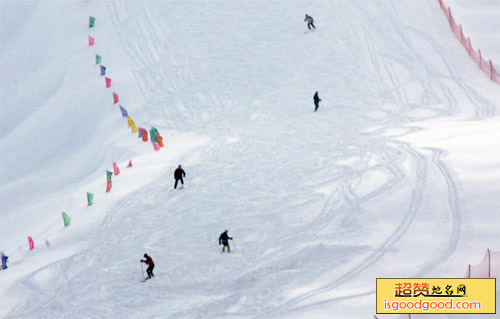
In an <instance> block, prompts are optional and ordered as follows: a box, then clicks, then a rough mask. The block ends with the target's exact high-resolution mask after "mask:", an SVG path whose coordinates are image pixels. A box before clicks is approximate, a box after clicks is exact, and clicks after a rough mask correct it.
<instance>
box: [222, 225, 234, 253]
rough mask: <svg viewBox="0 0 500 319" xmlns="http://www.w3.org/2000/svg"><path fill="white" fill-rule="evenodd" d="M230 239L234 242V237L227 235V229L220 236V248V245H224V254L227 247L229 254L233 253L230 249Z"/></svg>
mask: <svg viewBox="0 0 500 319" xmlns="http://www.w3.org/2000/svg"><path fill="white" fill-rule="evenodd" d="M229 239H231V240H233V237H229V236H228V235H227V229H226V230H225V231H224V232H223V233H222V234H220V236H219V246H220V245H223V246H222V252H221V253H223V252H224V250H225V248H226V247H227V252H228V253H230V252H231V249H230V248H229Z"/></svg>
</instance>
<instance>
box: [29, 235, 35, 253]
mask: <svg viewBox="0 0 500 319" xmlns="http://www.w3.org/2000/svg"><path fill="white" fill-rule="evenodd" d="M28 244H29V245H30V250H33V249H35V243H34V242H33V238H31V236H28Z"/></svg>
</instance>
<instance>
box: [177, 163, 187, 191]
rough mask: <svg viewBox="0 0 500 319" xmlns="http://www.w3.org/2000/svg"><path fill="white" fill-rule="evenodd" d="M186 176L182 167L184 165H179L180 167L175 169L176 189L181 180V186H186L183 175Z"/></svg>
mask: <svg viewBox="0 0 500 319" xmlns="http://www.w3.org/2000/svg"><path fill="white" fill-rule="evenodd" d="M185 176H186V172H184V170H183V169H182V167H181V166H180V165H179V167H177V168H176V169H175V171H174V178H175V185H174V189H176V188H177V183H178V182H179V181H181V184H182V186H181V188H182V187H183V186H184V180H183V179H182V178H183V177H185Z"/></svg>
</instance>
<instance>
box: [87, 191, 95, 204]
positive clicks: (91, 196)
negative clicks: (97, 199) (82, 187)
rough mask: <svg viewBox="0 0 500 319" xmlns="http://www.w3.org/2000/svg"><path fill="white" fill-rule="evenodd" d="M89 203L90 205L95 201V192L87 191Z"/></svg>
mask: <svg viewBox="0 0 500 319" xmlns="http://www.w3.org/2000/svg"><path fill="white" fill-rule="evenodd" d="M87 203H88V206H90V205H92V204H93V203H94V194H92V193H88V192H87Z"/></svg>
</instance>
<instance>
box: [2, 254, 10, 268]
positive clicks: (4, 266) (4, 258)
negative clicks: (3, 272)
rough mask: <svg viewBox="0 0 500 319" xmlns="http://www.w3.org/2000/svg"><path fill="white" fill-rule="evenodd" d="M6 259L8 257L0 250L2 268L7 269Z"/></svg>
mask: <svg viewBox="0 0 500 319" xmlns="http://www.w3.org/2000/svg"><path fill="white" fill-rule="evenodd" d="M7 259H9V257H8V256H5V254H4V253H3V251H2V269H7Z"/></svg>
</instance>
